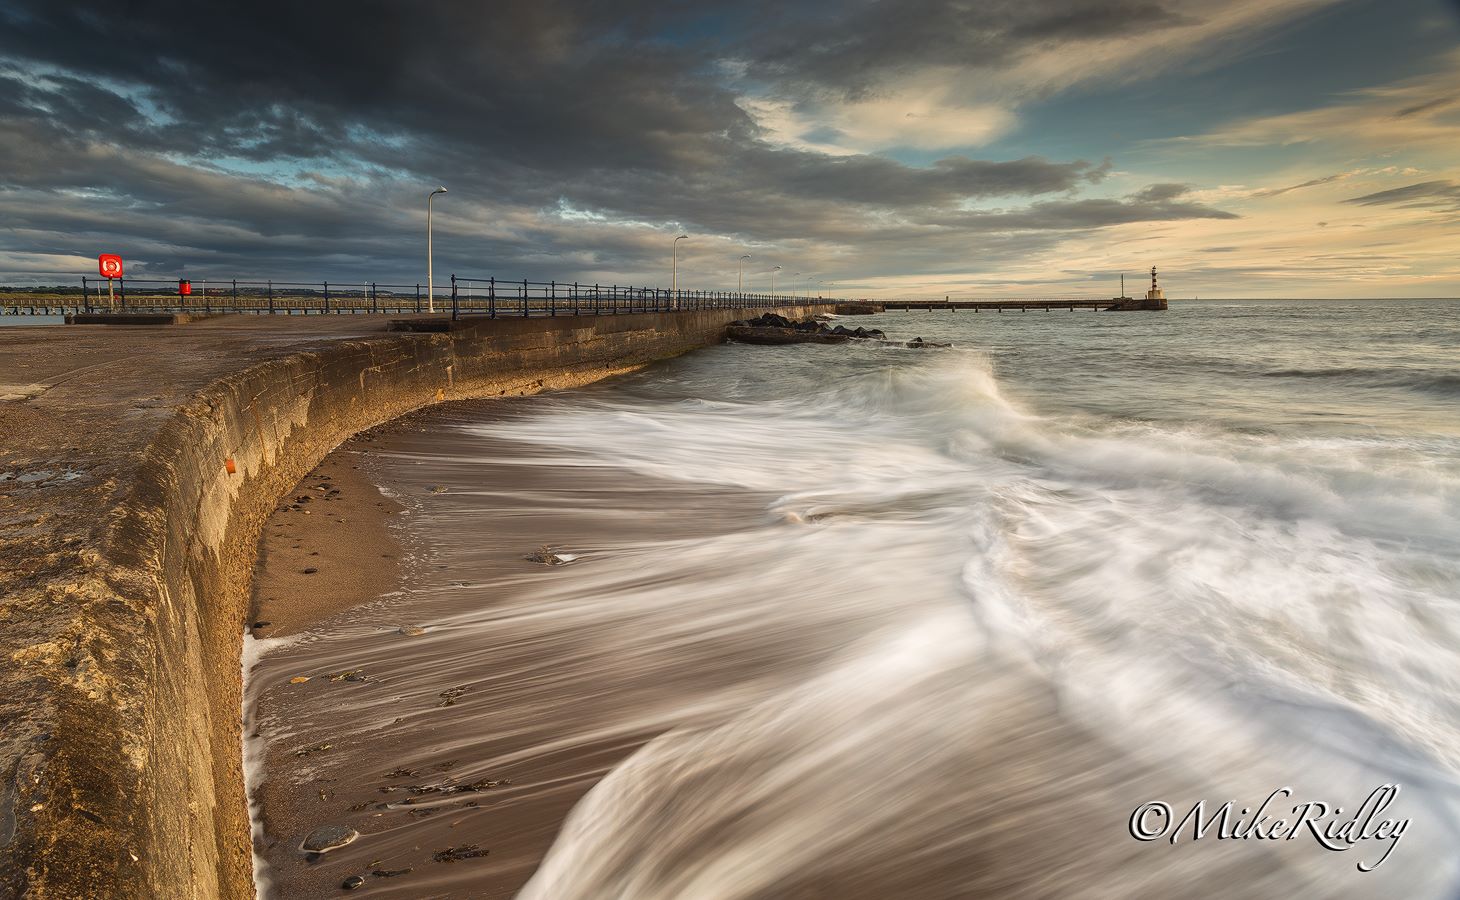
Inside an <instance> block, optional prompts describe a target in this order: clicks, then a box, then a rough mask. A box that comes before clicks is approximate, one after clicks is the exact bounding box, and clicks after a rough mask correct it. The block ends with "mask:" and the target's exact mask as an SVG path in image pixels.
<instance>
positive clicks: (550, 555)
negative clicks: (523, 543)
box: [522, 544, 568, 566]
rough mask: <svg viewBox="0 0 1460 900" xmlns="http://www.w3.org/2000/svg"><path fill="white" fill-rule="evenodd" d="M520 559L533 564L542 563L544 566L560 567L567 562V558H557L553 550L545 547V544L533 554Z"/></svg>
mask: <svg viewBox="0 0 1460 900" xmlns="http://www.w3.org/2000/svg"><path fill="white" fill-rule="evenodd" d="M522 558H523V559H528V560H531V561H533V562H535V563H542V564H543V565H545V566H561V565H562V564H563V563H565V562H567V561H568V559H567V558H565V557H563V556H559V555H558V553H557V552H556V551H554V550H553V548H551V547H549V546H547V545H546V544H544V545H543V546H541V547H538V548H537V550H536V551H535V552H533V553H529V554H527V555H526V556H524V557H522Z"/></svg>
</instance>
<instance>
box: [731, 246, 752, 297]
mask: <svg viewBox="0 0 1460 900" xmlns="http://www.w3.org/2000/svg"><path fill="white" fill-rule="evenodd" d="M747 259H750V254H749V253H747V254H745V255H744V256H742V257H740V274H738V275H736V276H735V293H737V294H739V293H743V292H744V291H745V261H746V260H747Z"/></svg>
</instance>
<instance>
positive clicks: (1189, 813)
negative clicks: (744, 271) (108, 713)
mask: <svg viewBox="0 0 1460 900" xmlns="http://www.w3.org/2000/svg"><path fill="white" fill-rule="evenodd" d="M839 322H841V323H845V324H847V325H849V326H857V325H861V326H865V327H874V328H879V329H882V330H883V331H885V332H886V334H887V335H888V337H889V339H893V340H890V341H889V342H888V343H876V342H857V343H852V344H847V345H833V346H823V345H797V346H790V347H762V346H745V345H736V344H722V345H719V346H715V347H711V348H706V349H704V350H701V351H697V352H694V353H690V354H687V355H685V356H682V357H679V358H677V359H674V360H670V361H667V362H663V363H660V364H656V365H654V366H651V367H649V368H647V369H645V370H643V371H641V372H638V373H636V374H633V375H629V376H626V377H622V378H618V379H614V380H611V381H607V382H602V383H599V384H596V385H593V386H590V387H587V388H584V389H580V390H574V391H567V392H562V393H557V394H552V395H544V396H540V397H536V398H530V399H528V400H525V401H520V402H514V403H504V404H496V405H494V404H474V405H447V406H446V407H443V408H441V409H439V410H437V411H433V412H430V413H426V414H424V415H421V416H418V417H416V418H415V419H414V420H413V423H412V425H411V427H410V429H409V430H408V431H406V432H403V433H402V434H401V435H398V436H396V437H391V436H390V435H389V434H386V435H385V436H383V437H381V438H380V441H379V444H378V445H376V446H374V447H373V448H372V449H371V453H370V454H369V464H368V466H367V468H369V470H370V471H371V473H372V477H375V478H376V479H377V480H378V481H379V483H380V484H381V486H382V487H383V488H384V489H385V490H386V491H387V492H390V493H391V494H392V495H393V496H397V497H399V498H400V500H401V502H402V503H403V504H404V505H405V506H406V508H407V514H406V515H403V516H401V517H400V520H399V521H398V522H397V523H396V526H395V527H397V528H398V529H399V532H400V535H401V539H402V542H403V544H404V545H405V546H406V547H407V548H408V549H409V550H410V552H411V554H412V556H411V562H410V563H409V564H408V565H407V566H406V568H405V570H404V571H405V576H404V582H403V585H402V588H401V590H400V591H398V592H396V593H394V594H392V595H391V596H389V597H387V598H383V599H382V600H381V601H380V602H379V603H378V604H374V605H372V606H371V607H370V608H368V609H367V610H365V611H363V612H361V611H356V612H353V613H350V614H347V615H346V616H344V617H342V618H339V619H337V620H333V621H331V622H329V623H325V624H324V625H322V626H320V627H319V628H317V629H315V630H314V632H312V633H311V634H310V635H309V636H308V637H307V638H305V639H304V640H302V641H297V642H293V643H287V642H285V643H281V645H280V646H279V647H277V648H274V649H269V648H267V647H265V648H264V652H265V653H266V654H268V655H265V656H264V657H263V658H264V660H265V661H266V663H267V665H266V666H264V667H263V668H262V669H261V670H260V672H261V673H262V674H256V675H255V676H254V678H253V681H252V682H251V688H250V691H251V695H252V696H254V697H255V698H258V697H260V696H262V697H263V700H262V701H260V702H259V703H258V706H257V708H256V709H255V712H254V715H255V716H256V720H257V722H256V724H257V729H258V730H257V733H258V734H260V735H262V739H265V740H267V739H269V737H270V735H274V736H276V737H275V739H276V740H281V741H282V740H288V741H294V742H295V743H301V742H303V743H307V742H309V741H313V740H316V739H318V738H319V736H320V735H321V734H324V733H325V732H324V731H311V730H310V725H309V721H310V717H311V716H316V717H318V720H319V721H321V722H324V721H328V722H329V728H328V729H327V730H328V732H329V734H330V735H332V737H333V740H334V741H335V744H336V747H337V755H335V756H334V757H332V758H329V759H326V757H329V756H330V755H329V754H320V760H321V761H320V762H319V763H318V766H319V768H318V769H315V770H313V771H314V775H316V776H318V777H320V778H331V777H344V776H345V775H346V774H348V773H354V774H356V775H361V776H362V777H363V773H366V772H368V773H370V777H371V778H374V779H376V780H377V781H379V782H380V783H382V784H385V783H387V782H388V781H389V779H388V778H387V776H386V773H385V772H384V770H385V769H386V768H388V766H387V762H388V763H389V766H395V767H404V769H405V770H416V771H417V772H420V771H426V770H430V771H433V772H435V773H437V774H436V775H434V776H432V777H435V778H436V779H437V781H435V782H432V783H431V784H430V785H425V787H428V788H429V787H434V788H438V789H439V788H450V787H452V786H453V785H459V784H464V783H467V782H469V781H471V780H472V779H478V780H480V779H494V778H504V779H505V778H506V777H507V776H506V775H504V774H503V773H510V775H511V776H512V778H511V779H510V781H511V783H510V784H502V785H500V786H495V787H494V788H493V789H494V790H496V791H497V792H498V793H496V794H493V793H492V792H491V791H490V790H485V789H484V790H483V792H482V794H481V798H480V799H481V800H482V805H481V806H476V805H473V806H470V807H469V808H468V807H463V806H462V804H461V803H460V801H461V799H462V798H461V796H460V795H458V794H455V793H452V792H451V791H441V790H427V791H422V792H421V793H422V794H424V795H425V796H424V797H423V798H421V799H420V801H419V802H428V803H429V802H437V800H439V802H440V804H441V809H443V810H444V811H445V817H444V818H443V817H436V818H434V819H433V818H431V817H429V816H425V817H421V816H415V817H414V818H412V817H408V816H407V815H406V814H405V813H406V809H405V807H403V806H392V805H391V804H393V803H395V801H394V800H393V799H392V795H389V794H387V796H386V797H385V800H386V801H387V802H386V804H385V805H384V806H382V807H381V808H380V809H378V810H377V809H375V808H374V807H371V808H370V810H367V811H362V812H359V813H356V814H355V818H354V819H350V821H351V822H353V823H355V824H356V825H357V827H359V829H360V830H361V832H362V834H364V837H363V838H362V843H363V844H366V845H369V849H364V850H359V851H358V852H356V851H352V852H356V856H357V857H358V859H357V860H355V861H353V862H350V861H349V860H350V859H351V857H348V856H343V857H341V858H342V859H345V860H346V862H345V863H342V866H343V868H340V869H339V870H338V871H335V872H333V873H332V874H331V876H330V877H331V878H333V877H335V875H347V874H349V872H348V871H346V869H349V868H350V866H355V867H357V868H358V867H361V866H363V865H364V864H365V860H366V859H367V858H377V859H378V858H388V859H389V860H392V861H391V862H387V863H386V864H385V865H386V866H387V868H389V867H390V866H397V867H403V866H405V865H408V864H409V865H411V866H413V867H414V871H413V873H412V874H411V875H406V876H401V877H399V878H395V877H392V878H376V879H373V880H372V881H371V882H370V886H371V888H372V889H373V890H374V889H378V890H380V891H383V892H387V893H389V894H390V895H393V896H410V895H412V894H413V893H415V895H417V896H425V895H429V896H463V897H465V896H478V895H479V894H477V893H475V892H474V885H478V884H479V882H478V881H477V879H478V878H479V877H481V874H480V873H482V872H485V871H487V870H486V869H485V868H481V867H479V868H473V866H474V865H475V862H474V860H472V859H463V860H461V861H448V862H446V863H440V862H433V861H432V852H433V851H435V850H437V849H439V848H438V847H437V846H436V844H438V843H449V842H450V841H453V840H456V837H454V836H452V835H448V834H447V833H446V832H445V831H444V830H443V829H444V828H445V825H444V822H445V821H446V820H447V819H452V820H453V821H461V822H463V823H464V824H461V825H456V824H452V826H451V827H452V828H453V829H457V828H459V829H460V830H459V832H457V833H456V834H457V835H464V834H466V833H468V832H471V833H472V834H474V835H475V837H473V838H472V844H473V845H480V846H481V847H482V848H484V849H490V848H491V847H492V846H493V844H492V842H493V841H494V840H496V841H501V842H509V841H510V840H512V837H511V835H512V833H513V829H514V826H513V824H512V823H514V822H517V821H529V822H534V823H537V824H534V825H533V827H535V828H546V831H545V832H544V835H543V837H542V841H541V843H542V845H543V847H544V848H545V855H542V857H541V861H540V864H539V862H538V860H537V859H536V858H534V859H533V860H532V861H531V863H530V864H519V866H518V868H519V870H520V872H519V877H517V881H515V882H513V883H512V890H513V891H517V890H518V888H519V887H520V892H519V893H518V894H517V895H518V896H521V897H524V898H531V900H575V898H582V900H590V898H638V900H658V898H663V900H684V898H703V900H732V898H733V900H752V898H755V900H760V898H821V897H836V898H860V897H866V898H892V897H897V898H950V900H951V898H959V897H971V896H1018V897H1092V898H1093V897H1101V898H1105V897H1111V898H1113V897H1157V896H1160V897H1171V896H1211V897H1237V896H1241V897H1255V896H1269V895H1277V894H1278V893H1280V892H1281V893H1285V894H1287V895H1290V896H1292V895H1296V896H1315V897H1316V896H1323V897H1371V896H1380V895H1389V896H1406V897H1436V898H1438V897H1455V896H1457V895H1460V854H1456V852H1455V849H1454V848H1455V847H1456V846H1457V841H1460V783H1457V776H1460V302H1450V301H1411V300H1375V301H1287V300H1263V301H1249V300H1244V301H1200V302H1179V301H1173V302H1172V304H1171V308H1170V309H1169V310H1168V311H1165V312H1160V313H1156V312H1129V313H1104V312H1099V313H1097V312H1092V311H1089V310H1079V311H1075V312H1070V311H1065V310H1054V311H1049V312H1045V311H1030V312H1017V311H1007V312H1003V313H995V312H989V311H984V312H978V313H974V312H971V311H959V312H924V311H913V312H889V313H883V314H879V315H875V316H856V317H850V316H848V317H844V318H842V319H840V320H839ZM914 337H921V338H923V339H924V340H925V341H928V342H937V343H947V344H951V345H952V346H951V347H949V348H946V349H912V348H909V347H907V346H905V345H902V344H901V343H899V342H900V341H905V340H907V339H911V338H914ZM363 458H364V457H362V459H363ZM575 523H576V524H575ZM584 523H588V524H584ZM539 542H541V543H542V544H543V545H544V546H543V547H542V549H541V551H539V558H538V561H531V560H525V559H523V558H522V557H523V556H524V555H531V553H532V551H533V550H534V548H535V547H536V545H537V544H538V543H539ZM543 562H547V563H549V564H547V565H544V564H543ZM551 563H556V564H555V565H554V564H551ZM399 622H413V623H418V624H420V625H422V626H424V627H425V628H426V633H425V634H424V635H421V636H420V637H417V638H414V639H413V640H412V641H403V640H399V639H397V638H396V637H395V636H394V634H393V632H391V631H390V629H391V628H393V627H394V626H395V625H396V624H397V623H399ZM263 643H264V644H267V643H268V642H263ZM351 665H363V666H365V667H366V668H367V669H368V670H369V671H371V672H373V673H375V674H376V677H378V679H379V681H380V683H381V684H382V685H384V687H381V688H380V689H378V690H377V689H375V688H371V687H369V686H366V687H363V688H360V689H359V692H357V693H355V694H345V693H340V694H337V695H335V696H334V698H333V699H332V700H331V701H330V702H329V704H328V708H325V707H323V706H322V707H320V708H319V709H317V710H314V711H311V708H299V707H294V708H290V709H289V710H287V711H285V710H284V708H283V707H281V706H278V705H277V704H276V705H275V707H273V708H271V707H270V701H269V699H268V695H266V694H264V693H263V692H264V691H265V689H267V688H269V687H270V686H271V685H272V686H274V687H275V688H277V686H278V685H280V684H283V683H284V680H285V678H286V676H288V675H289V674H291V673H294V672H297V671H305V670H306V669H307V668H308V669H311V670H321V671H322V670H325V669H329V668H330V667H331V666H335V667H339V668H341V669H343V668H345V667H348V666H351ZM311 667H312V668H311ZM457 689H459V693H457V694H452V695H451V696H450V697H449V698H448V699H450V700H451V701H452V702H451V703H446V704H443V703H440V702H436V701H437V698H438V697H442V698H447V696H448V693H449V692H450V691H452V690H457ZM350 723H353V724H350ZM352 728H353V729H354V731H353V732H351V729H352ZM291 746H292V745H291ZM380 747H388V748H390V749H389V753H388V760H386V759H383V758H382V759H379V760H378V764H377V761H376V760H377V758H376V757H372V756H371V755H370V754H371V748H380ZM351 748H355V749H351ZM605 748H606V749H605ZM575 753H577V754H580V756H581V757H582V758H587V759H590V760H591V761H592V764H591V765H587V766H580V767H578V768H574V767H573V766H571V765H566V766H565V764H563V762H562V761H563V760H565V759H571V758H573V757H574V754H575ZM447 758H450V760H451V761H452V762H453V764H454V765H455V766H456V768H454V769H451V770H449V771H448V770H443V769H440V768H436V769H432V768H431V767H432V766H433V765H435V764H436V763H438V762H441V761H443V760H446V759H447ZM372 767H373V768H372ZM376 769H379V770H380V771H379V772H377V771H376ZM565 772H571V773H572V774H571V776H570V775H567V774H564V773H565ZM585 773H586V774H585ZM261 777H268V773H267V772H264V773H263V774H262V776H261ZM397 777H398V778H406V780H407V781H409V780H410V776H397ZM424 777H425V776H421V775H417V776H416V780H417V781H420V780H421V779H422V778H424ZM554 779H560V780H561V781H560V782H558V781H554ZM575 779H576V781H575ZM568 782H574V783H578V784H579V785H580V789H578V790H576V792H573V793H571V796H570V798H569V799H568V800H563V801H562V802H561V803H560V805H561V807H562V809H561V813H560V814H555V816H554V817H553V818H552V821H551V825H550V826H543V825H541V823H538V822H537V820H536V819H534V818H533V817H532V816H531V814H530V809H531V808H532V804H533V803H535V802H538V801H537V800H536V799H535V798H539V797H541V796H542V795H543V794H544V793H545V792H546V793H551V792H552V791H553V790H554V789H555V788H561V787H562V786H563V785H564V784H567V783H568ZM374 783H375V782H373V781H372V782H371V784H372V785H373V784H374ZM478 783H480V782H479V781H478ZM418 786H419V785H418ZM370 789H372V790H373V787H372V788H370ZM382 790H384V788H382ZM433 797H435V798H436V800H433V799H432V798H433ZM472 797H473V798H476V797H477V795H476V794H473V795H472ZM560 800H561V795H560ZM494 803H495V804H497V805H496V806H493V804H494ZM414 805H416V804H413V806H414ZM413 815H414V814H413ZM524 817H526V818H525V819H524ZM337 818H338V816H337ZM347 818H348V816H347ZM1203 823H1206V827H1203ZM428 828H436V829H438V831H437V832H435V833H430V834H431V838H430V839H425V838H423V837H422V835H424V834H428V832H426V831H424V830H423V829H428ZM472 829H476V831H474V832H472ZM462 840H465V838H462ZM433 841H434V843H433ZM372 842H373V843H372ZM347 849H349V848H347ZM281 852H282V851H281ZM291 852H292V851H291ZM491 858H492V857H490V856H488V857H487V859H488V860H490V859H491ZM329 859H330V857H326V861H329ZM484 865H485V864H484ZM362 871H363V869H362ZM497 874H498V875H499V876H500V875H501V872H500V871H499V872H498V873H497ZM392 892H393V893H392ZM421 892H424V893H421ZM266 893H267V891H266ZM280 895H281V896H282V895H289V894H288V892H287V891H285V892H284V893H281V894H280Z"/></svg>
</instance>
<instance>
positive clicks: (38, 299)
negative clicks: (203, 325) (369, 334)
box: [0, 275, 837, 319]
mask: <svg viewBox="0 0 1460 900" xmlns="http://www.w3.org/2000/svg"><path fill="white" fill-rule="evenodd" d="M445 288H447V285H438V286H437V296H436V298H435V301H434V304H433V303H432V301H431V298H429V297H428V296H427V292H426V291H425V290H424V285H421V284H386V283H380V282H373V281H371V282H348V283H345V282H331V281H320V282H302V281H273V280H268V279H264V280H258V279H234V278H230V279H224V280H219V279H212V278H209V279H207V280H203V279H175V278H117V279H113V280H112V283H111V284H110V285H109V284H108V283H107V279H105V278H97V277H95V276H82V278H81V289H80V291H77V290H76V289H75V288H70V289H65V288H56V287H51V288H35V289H30V290H18V291H16V292H14V293H12V294H7V293H6V292H3V291H0V314H7V313H8V314H24V313H26V312H31V313H35V312H41V311H43V312H44V313H54V314H61V313H68V312H202V313H259V314H270V313H277V314H290V315H311V314H318V315H325V314H336V315H338V314H350V313H393V314H404V313H425V312H428V311H431V309H432V307H433V305H434V310H435V312H438V313H450V315H451V317H452V318H453V319H455V318H460V317H462V316H478V315H482V316H487V317H492V318H496V317H507V316H560V315H619V314H626V313H644V312H668V311H672V310H692V309H728V308H735V309H751V308H765V307H771V306H782V305H786V304H788V303H802V302H813V298H811V297H806V296H804V295H801V294H758V293H749V292H743V291H703V290H677V291H676V290H669V289H666V288H655V287H636V286H631V285H618V284H613V285H604V284H591V285H590V284H586V283H579V282H566V281H531V280H529V279H525V278H524V279H520V280H503V279H499V278H496V277H493V276H488V277H485V278H477V277H466V276H457V275H452V276H450V287H449V291H448V292H447V293H446V294H445V296H443V295H442V292H443V289H445ZM184 291H187V293H184ZM814 301H815V302H823V303H830V302H837V301H833V300H830V299H826V298H821V297H817V298H814Z"/></svg>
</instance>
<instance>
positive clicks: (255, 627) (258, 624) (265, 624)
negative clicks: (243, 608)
mask: <svg viewBox="0 0 1460 900" xmlns="http://www.w3.org/2000/svg"><path fill="white" fill-rule="evenodd" d="M272 624H274V623H273V622H255V623H253V630H254V631H258V630H259V629H260V628H268V627H269V626H270V625H272Z"/></svg>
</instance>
